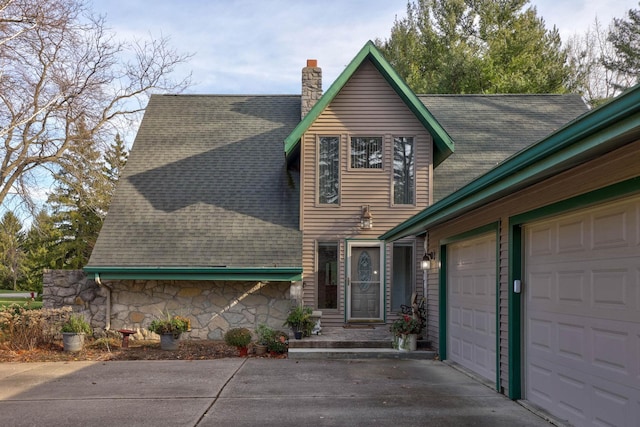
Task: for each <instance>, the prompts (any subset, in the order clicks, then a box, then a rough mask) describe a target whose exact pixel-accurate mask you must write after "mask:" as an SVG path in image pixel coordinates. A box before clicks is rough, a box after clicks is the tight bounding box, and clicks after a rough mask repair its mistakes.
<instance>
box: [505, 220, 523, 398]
mask: <svg viewBox="0 0 640 427" xmlns="http://www.w3.org/2000/svg"><path fill="white" fill-rule="evenodd" d="M522 251H523V248H522V227H521V226H520V224H515V223H513V222H512V220H511V219H510V220H509V274H508V277H509V278H508V283H507V286H508V287H509V297H508V299H509V309H508V316H509V327H508V331H507V337H508V338H507V339H508V340H509V341H508V351H507V353H508V357H509V362H508V363H509V394H508V397H509V398H510V399H513V400H517V399H520V398H521V397H522V293H520V294H516V293H514V292H513V281H514V280H522V259H523V253H522Z"/></svg>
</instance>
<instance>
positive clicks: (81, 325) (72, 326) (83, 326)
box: [60, 314, 93, 334]
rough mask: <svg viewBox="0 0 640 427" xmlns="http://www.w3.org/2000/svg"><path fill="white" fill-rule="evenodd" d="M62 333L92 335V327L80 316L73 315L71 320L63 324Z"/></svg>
mask: <svg viewBox="0 0 640 427" xmlns="http://www.w3.org/2000/svg"><path fill="white" fill-rule="evenodd" d="M60 330H61V332H67V333H75V334H91V333H93V331H92V330H91V325H89V323H88V322H87V321H86V320H85V319H84V317H83V316H81V315H79V314H72V315H71V316H69V319H68V320H67V321H66V322H64V323H63V324H62V328H60Z"/></svg>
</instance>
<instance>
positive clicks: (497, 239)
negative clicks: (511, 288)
mask: <svg viewBox="0 0 640 427" xmlns="http://www.w3.org/2000/svg"><path fill="white" fill-rule="evenodd" d="M495 225H496V391H497V392H498V393H501V392H502V390H501V388H500V381H501V379H502V376H501V375H500V374H501V372H500V358H501V357H500V264H501V263H500V221H498V222H496V223H495Z"/></svg>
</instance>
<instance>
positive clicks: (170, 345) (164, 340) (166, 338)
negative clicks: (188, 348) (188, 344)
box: [160, 334, 180, 350]
mask: <svg viewBox="0 0 640 427" xmlns="http://www.w3.org/2000/svg"><path fill="white" fill-rule="evenodd" d="M179 342H180V336H178V337H177V338H176V337H175V336H174V335H173V334H162V335H160V348H161V349H162V350H177V349H178V344H179Z"/></svg>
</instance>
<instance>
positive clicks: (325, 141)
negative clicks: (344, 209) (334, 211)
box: [318, 136, 340, 205]
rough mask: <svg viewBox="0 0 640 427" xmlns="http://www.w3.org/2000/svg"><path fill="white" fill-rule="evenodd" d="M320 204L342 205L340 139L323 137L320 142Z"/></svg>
mask: <svg viewBox="0 0 640 427" xmlns="http://www.w3.org/2000/svg"><path fill="white" fill-rule="evenodd" d="M318 153H319V154H318V203H320V204H329V205H337V204H339V203H340V183H339V181H340V137H337V136H321V137H320V139H319V142H318Z"/></svg>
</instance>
